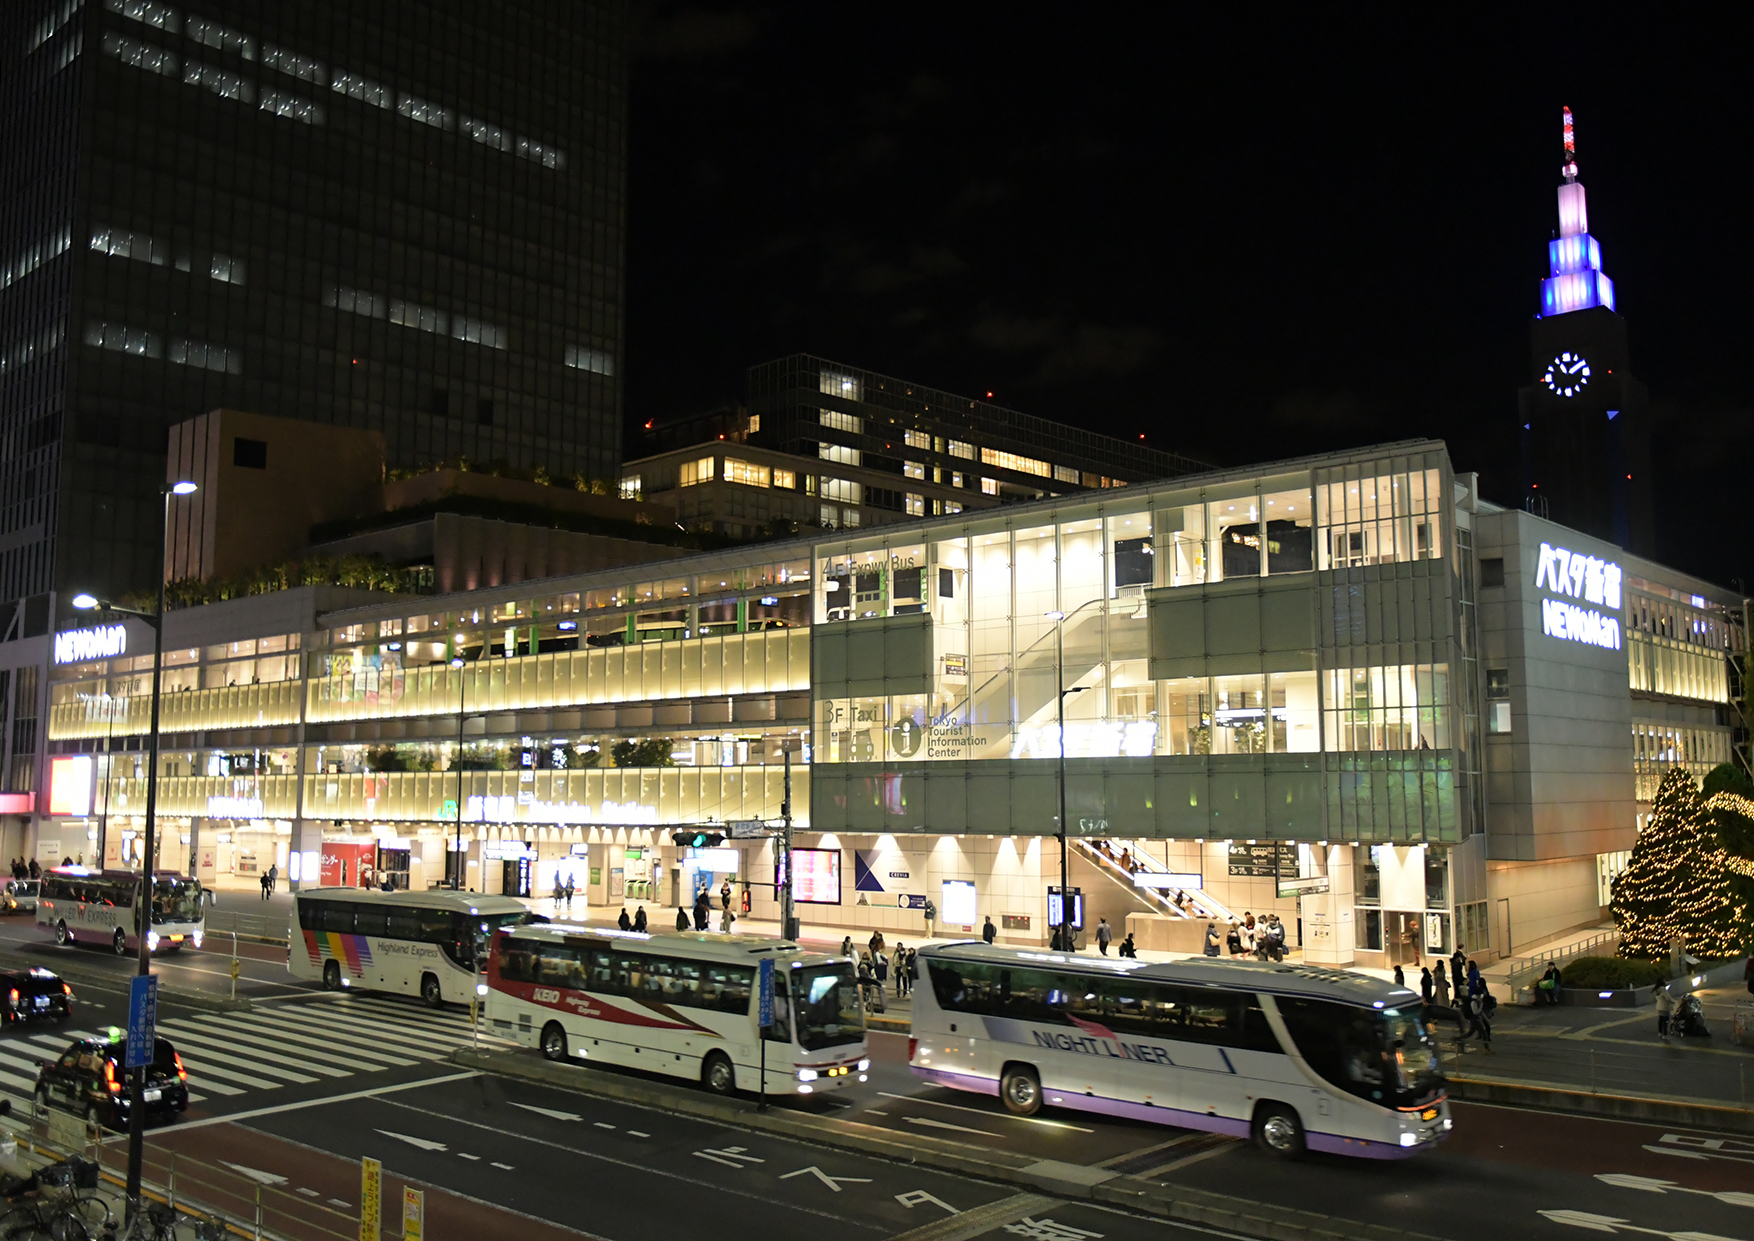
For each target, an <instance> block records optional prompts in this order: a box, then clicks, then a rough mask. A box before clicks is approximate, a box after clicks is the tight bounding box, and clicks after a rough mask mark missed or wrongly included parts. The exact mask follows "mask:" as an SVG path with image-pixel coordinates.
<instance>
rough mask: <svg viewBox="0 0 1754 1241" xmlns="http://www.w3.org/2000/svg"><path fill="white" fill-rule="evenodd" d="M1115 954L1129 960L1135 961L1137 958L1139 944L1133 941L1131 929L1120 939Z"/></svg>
mask: <svg viewBox="0 0 1754 1241" xmlns="http://www.w3.org/2000/svg"><path fill="white" fill-rule="evenodd" d="M1115 955H1116V956H1120V957H1125V958H1127V960H1129V961H1137V960H1138V959H1139V945H1137V944H1135V943H1134V942H1133V933H1132V932H1131V931H1128V932H1127V937H1126V938H1125V939H1123V940H1122V941H1121V946H1120V947H1119V948H1116V949H1115Z"/></svg>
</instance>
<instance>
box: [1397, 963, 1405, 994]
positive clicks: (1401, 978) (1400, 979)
mask: <svg viewBox="0 0 1754 1241" xmlns="http://www.w3.org/2000/svg"><path fill="white" fill-rule="evenodd" d="M1406 985H1407V975H1406V973H1405V972H1404V971H1403V970H1402V969H1401V967H1400V966H1398V965H1397V966H1395V986H1397V987H1403V988H1404V987H1405V986H1406Z"/></svg>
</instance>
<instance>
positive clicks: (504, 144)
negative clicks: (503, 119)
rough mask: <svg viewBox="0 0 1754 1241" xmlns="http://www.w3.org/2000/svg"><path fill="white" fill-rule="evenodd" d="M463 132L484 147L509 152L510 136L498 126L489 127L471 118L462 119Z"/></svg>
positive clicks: (510, 147)
mask: <svg viewBox="0 0 1754 1241" xmlns="http://www.w3.org/2000/svg"><path fill="white" fill-rule="evenodd" d="M463 132H464V133H466V134H468V135H469V136H470V137H471V138H473V139H474V140H475V141H476V142H479V143H480V144H481V145H482V146H484V147H492V148H493V149H494V150H496V151H510V150H511V149H512V136H511V135H510V134H508V133H506V131H505V130H503V129H501V128H500V127H499V126H498V125H489V124H488V123H487V122H486V121H478V120H475V119H474V118H472V117H467V116H465V117H464V118H463Z"/></svg>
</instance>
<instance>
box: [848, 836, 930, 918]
mask: <svg viewBox="0 0 1754 1241" xmlns="http://www.w3.org/2000/svg"><path fill="white" fill-rule="evenodd" d="M925 890H926V858H925V855H923V854H921V855H918V856H909V855H908V854H906V853H903V852H902V851H901V850H900V849H898V848H896V847H895V846H893V845H889V846H886V847H882V848H877V849H854V850H853V891H855V892H859V893H870V894H872V895H876V894H877V893H886V894H888V895H890V896H913V895H923V894H924V893H925ZM876 903H879V904H888V902H887V901H883V902H876Z"/></svg>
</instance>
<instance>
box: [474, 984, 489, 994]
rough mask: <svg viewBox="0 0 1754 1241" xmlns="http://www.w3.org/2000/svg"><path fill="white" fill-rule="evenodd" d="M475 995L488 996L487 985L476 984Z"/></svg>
mask: <svg viewBox="0 0 1754 1241" xmlns="http://www.w3.org/2000/svg"><path fill="white" fill-rule="evenodd" d="M475 994H476V995H486V994H487V984H486V983H484V982H478V983H476V984H475Z"/></svg>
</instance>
